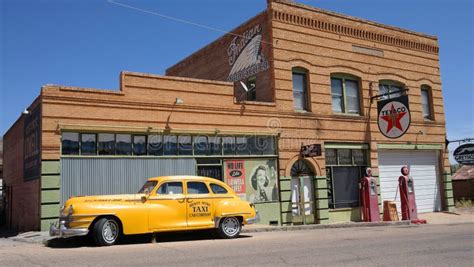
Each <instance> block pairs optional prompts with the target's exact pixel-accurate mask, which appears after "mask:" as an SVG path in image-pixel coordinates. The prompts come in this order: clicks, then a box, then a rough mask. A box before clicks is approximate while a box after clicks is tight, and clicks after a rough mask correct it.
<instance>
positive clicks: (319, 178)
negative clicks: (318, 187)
mask: <svg viewBox="0 0 474 267" xmlns="http://www.w3.org/2000/svg"><path fill="white" fill-rule="evenodd" d="M326 178H327V177H326V176H315V177H314V179H316V180H326Z"/></svg>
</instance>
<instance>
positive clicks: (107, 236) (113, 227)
mask: <svg viewBox="0 0 474 267" xmlns="http://www.w3.org/2000/svg"><path fill="white" fill-rule="evenodd" d="M117 235H118V226H117V224H116V223H115V222H113V221H107V222H106V223H105V224H104V228H103V229H102V236H103V237H104V240H105V241H106V242H108V243H111V242H114V241H115V239H116V238H117Z"/></svg>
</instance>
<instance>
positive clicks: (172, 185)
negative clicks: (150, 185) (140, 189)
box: [156, 182, 183, 195]
mask: <svg viewBox="0 0 474 267" xmlns="http://www.w3.org/2000/svg"><path fill="white" fill-rule="evenodd" d="M156 193H157V194H158V195H173V194H182V193H183V184H182V183H181V182H168V183H164V184H162V185H161V186H160V188H158V190H157V191H156Z"/></svg>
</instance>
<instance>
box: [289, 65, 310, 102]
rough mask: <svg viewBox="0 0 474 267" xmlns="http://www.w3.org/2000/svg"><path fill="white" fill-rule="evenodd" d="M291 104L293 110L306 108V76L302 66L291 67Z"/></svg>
mask: <svg viewBox="0 0 474 267" xmlns="http://www.w3.org/2000/svg"><path fill="white" fill-rule="evenodd" d="M292 72H293V104H294V108H295V110H306V111H307V110H309V109H308V106H309V105H308V76H307V71H306V70H304V69H302V68H293V70H292Z"/></svg>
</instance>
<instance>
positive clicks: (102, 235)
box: [93, 218, 120, 246]
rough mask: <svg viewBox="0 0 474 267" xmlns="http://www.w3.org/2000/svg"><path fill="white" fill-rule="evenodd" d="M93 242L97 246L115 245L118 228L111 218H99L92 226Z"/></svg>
mask: <svg viewBox="0 0 474 267" xmlns="http://www.w3.org/2000/svg"><path fill="white" fill-rule="evenodd" d="M93 235H94V241H95V243H96V244H97V245H99V246H111V245H113V244H115V243H117V240H118V238H119V236H120V226H119V224H118V222H117V220H115V219H113V218H101V219H99V220H98V221H97V222H96V223H95V224H94V231H93Z"/></svg>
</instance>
